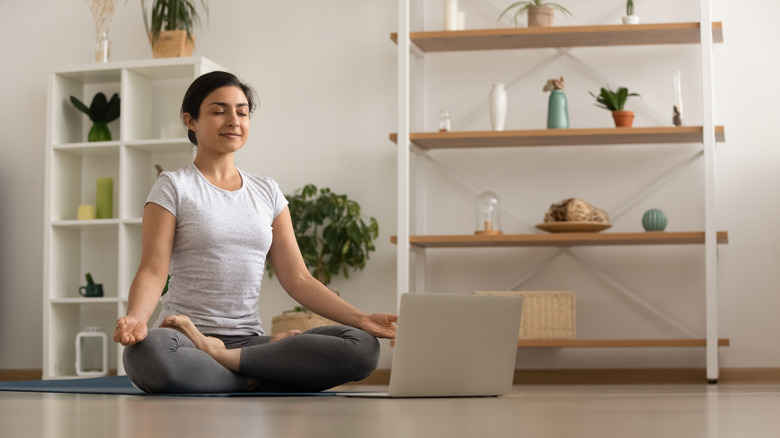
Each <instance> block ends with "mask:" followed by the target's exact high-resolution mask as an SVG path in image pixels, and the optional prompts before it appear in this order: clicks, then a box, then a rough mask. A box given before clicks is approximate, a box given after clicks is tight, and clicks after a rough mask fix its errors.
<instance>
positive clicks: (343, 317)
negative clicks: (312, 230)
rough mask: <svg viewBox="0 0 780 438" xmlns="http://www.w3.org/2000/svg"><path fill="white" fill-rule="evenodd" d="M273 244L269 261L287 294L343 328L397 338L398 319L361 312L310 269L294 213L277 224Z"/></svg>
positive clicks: (281, 216) (283, 214)
mask: <svg viewBox="0 0 780 438" xmlns="http://www.w3.org/2000/svg"><path fill="white" fill-rule="evenodd" d="M273 230H274V231H273V233H274V235H273V244H272V245H271V249H270V250H269V251H268V260H269V261H270V262H271V265H272V266H273V268H274V273H276V275H277V277H278V278H279V283H280V284H281V285H282V287H283V288H284V290H285V291H287V293H288V294H289V295H290V296H291V297H292V298H293V299H294V300H295V301H297V302H299V303H300V304H301V305H303V306H305V307H307V308H309V309H311V310H312V311H313V312H315V313H317V314H319V315H322V316H324V317H325V318H328V319H332V320H334V321H336V322H339V323H341V324H345V325H349V326H352V327H356V328H359V329H362V330H365V331H367V332H369V333H371V334H372V335H374V336H377V337H381V338H391V339H393V338H395V325H394V324H393V323H394V322H396V321H398V317H397V316H395V315H390V314H385V313H375V314H372V315H368V314H366V313H363V312H361V311H360V310H358V309H357V308H355V307H354V306H352V305H351V304H349V303H347V302H346V301H344V300H342V299H341V297H339V296H338V295H336V294H334V293H333V292H331V291H330V290H329V289H328V288H327V287H325V285H323V284H322V283H321V282H320V281H319V280H317V279H316V278H314V277H313V276H312V275H311V273H309V270H308V269H307V268H306V263H304V261H303V256H302V255H301V250H300V248H298V243H297V242H296V240H295V233H294V231H293V225H292V221H291V220H290V210H289V208H288V207H285V208H284V210H282V212H281V213H280V214H279V215H278V216H277V217H276V219H274V222H273Z"/></svg>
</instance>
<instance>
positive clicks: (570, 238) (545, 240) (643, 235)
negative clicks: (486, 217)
mask: <svg viewBox="0 0 780 438" xmlns="http://www.w3.org/2000/svg"><path fill="white" fill-rule="evenodd" d="M390 241H391V242H392V243H397V241H398V239H397V236H391V237H390ZM717 241H718V243H721V244H725V243H728V232H726V231H718V233H717ZM409 243H410V244H411V245H412V246H416V247H420V248H478V247H524V246H599V245H601V246H607V245H689V244H703V243H704V232H703V231H674V232H672V231H653V232H639V233H549V234H501V235H478V234H463V235H446V236H441V235H440V236H410V237H409Z"/></svg>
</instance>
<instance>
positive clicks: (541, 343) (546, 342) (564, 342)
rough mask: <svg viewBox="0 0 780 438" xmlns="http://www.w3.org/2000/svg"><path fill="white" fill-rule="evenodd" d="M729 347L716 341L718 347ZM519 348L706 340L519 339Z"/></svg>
mask: <svg viewBox="0 0 780 438" xmlns="http://www.w3.org/2000/svg"><path fill="white" fill-rule="evenodd" d="M730 345H731V341H730V340H729V339H724V338H721V339H718V346H719V347H728V346H730ZM517 346H518V347H521V348H550V347H552V348H616V347H706V346H707V340H706V339H520V340H519V341H517Z"/></svg>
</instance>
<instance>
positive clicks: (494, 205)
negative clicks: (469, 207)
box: [474, 192, 503, 234]
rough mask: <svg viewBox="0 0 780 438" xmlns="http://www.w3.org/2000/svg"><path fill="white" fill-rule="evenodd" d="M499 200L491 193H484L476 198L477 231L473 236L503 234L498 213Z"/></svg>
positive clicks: (499, 208) (499, 209) (499, 207)
mask: <svg viewBox="0 0 780 438" xmlns="http://www.w3.org/2000/svg"><path fill="white" fill-rule="evenodd" d="M500 211H501V200H500V199H499V198H498V195H496V194H495V193H493V192H484V193H482V194H481V195H479V197H478V198H477V230H476V231H475V232H474V234H503V232H502V231H501V222H500V219H499V212H500Z"/></svg>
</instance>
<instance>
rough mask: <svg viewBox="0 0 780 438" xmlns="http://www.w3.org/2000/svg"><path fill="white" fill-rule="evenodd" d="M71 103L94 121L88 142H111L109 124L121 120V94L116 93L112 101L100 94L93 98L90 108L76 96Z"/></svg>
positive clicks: (71, 98)
mask: <svg viewBox="0 0 780 438" xmlns="http://www.w3.org/2000/svg"><path fill="white" fill-rule="evenodd" d="M70 101H71V103H73V105H74V106H75V107H76V108H78V110H79V111H81V112H83V113H84V114H86V115H87V116H89V119H90V120H92V128H91V129H90V130H89V134H88V135H87V141H111V130H109V129H108V124H109V123H111V122H113V121H114V120H116V119H118V118H119V94H117V93H114V95H113V96H111V100H107V99H106V95H105V94H103V93H98V94H96V95H95V97H93V98H92V103H91V104H90V106H89V107H87V106H86V105H84V103H83V102H81V101H80V100H78V99H77V98H76V97H75V96H70Z"/></svg>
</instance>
